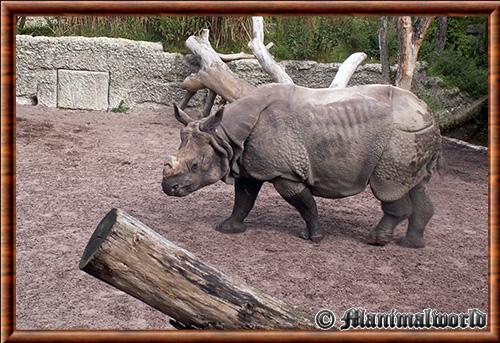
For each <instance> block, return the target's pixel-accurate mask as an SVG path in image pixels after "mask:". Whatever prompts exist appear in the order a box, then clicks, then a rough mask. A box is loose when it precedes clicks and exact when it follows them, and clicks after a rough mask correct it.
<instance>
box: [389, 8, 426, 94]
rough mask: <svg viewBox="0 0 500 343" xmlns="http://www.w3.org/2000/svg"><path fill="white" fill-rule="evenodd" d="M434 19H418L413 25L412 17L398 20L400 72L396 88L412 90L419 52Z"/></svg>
mask: <svg viewBox="0 0 500 343" xmlns="http://www.w3.org/2000/svg"><path fill="white" fill-rule="evenodd" d="M431 21H432V17H418V18H417V19H416V20H415V24H412V20H411V17H408V16H403V17H399V18H398V20H397V31H398V71H397V74H396V86H398V87H401V88H404V89H410V88H411V83H412V81H413V74H414V73H415V66H416V64H417V58H418V52H419V50H420V47H421V46H422V42H423V40H424V37H425V34H426V33H427V30H428V29H429V26H430V24H431Z"/></svg>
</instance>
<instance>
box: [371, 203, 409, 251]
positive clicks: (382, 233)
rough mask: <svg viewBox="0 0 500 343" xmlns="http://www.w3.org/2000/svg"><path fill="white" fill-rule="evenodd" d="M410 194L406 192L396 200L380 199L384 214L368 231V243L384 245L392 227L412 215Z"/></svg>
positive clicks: (388, 239) (388, 238)
mask: <svg viewBox="0 0 500 343" xmlns="http://www.w3.org/2000/svg"><path fill="white" fill-rule="evenodd" d="M412 210H413V208H412V202H411V199H410V195H409V194H406V195H404V196H403V197H402V198H400V199H398V200H396V201H382V211H383V212H384V215H383V217H382V219H381V220H380V222H379V223H378V224H377V226H375V228H374V229H373V230H372V231H371V232H370V234H369V236H368V243H369V244H372V245H380V246H384V245H386V244H387V243H389V242H390V241H391V240H392V233H393V231H394V228H395V227H396V226H397V225H398V224H399V223H401V222H402V221H403V220H405V219H408V218H409V217H410V216H411V215H412Z"/></svg>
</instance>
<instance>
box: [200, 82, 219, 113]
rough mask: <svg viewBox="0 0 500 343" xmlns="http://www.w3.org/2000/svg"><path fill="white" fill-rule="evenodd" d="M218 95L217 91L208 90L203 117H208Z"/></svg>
mask: <svg viewBox="0 0 500 343" xmlns="http://www.w3.org/2000/svg"><path fill="white" fill-rule="evenodd" d="M216 96H217V93H215V92H214V91H213V90H211V89H209V90H208V95H207V100H206V101H205V107H204V108H203V117H208V116H209V115H210V111H212V106H213V105H214V101H215V97H216Z"/></svg>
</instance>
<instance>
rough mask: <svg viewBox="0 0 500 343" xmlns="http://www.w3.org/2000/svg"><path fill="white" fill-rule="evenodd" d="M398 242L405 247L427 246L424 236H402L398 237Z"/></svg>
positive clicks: (418, 247)
mask: <svg viewBox="0 0 500 343" xmlns="http://www.w3.org/2000/svg"><path fill="white" fill-rule="evenodd" d="M397 243H398V244H399V245H400V246H402V247H405V248H413V249H421V248H423V247H425V241H424V239H423V238H408V237H402V238H400V239H398V241H397Z"/></svg>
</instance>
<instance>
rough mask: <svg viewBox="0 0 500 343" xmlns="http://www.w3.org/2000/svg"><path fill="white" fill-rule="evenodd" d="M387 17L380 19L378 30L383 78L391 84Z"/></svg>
mask: <svg viewBox="0 0 500 343" xmlns="http://www.w3.org/2000/svg"><path fill="white" fill-rule="evenodd" d="M387 22H388V19H387V17H380V23H379V29H378V47H379V51H380V64H381V65H382V77H383V78H384V80H385V82H387V83H390V82H391V78H390V64H389V46H388V44H387Z"/></svg>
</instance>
